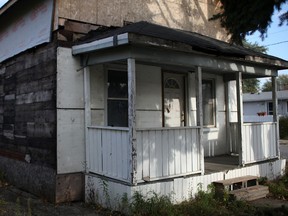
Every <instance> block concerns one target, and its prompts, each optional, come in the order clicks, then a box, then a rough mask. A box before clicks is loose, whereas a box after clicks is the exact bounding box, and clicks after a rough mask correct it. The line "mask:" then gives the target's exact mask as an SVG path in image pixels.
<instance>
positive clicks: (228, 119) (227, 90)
mask: <svg viewBox="0 0 288 216" xmlns="http://www.w3.org/2000/svg"><path fill="white" fill-rule="evenodd" d="M224 89H225V111H226V115H225V117H226V143H227V144H228V143H229V145H227V144H226V145H227V153H229V154H231V152H232V147H231V127H230V105H229V101H230V100H229V93H230V92H229V81H226V82H225V88H224Z"/></svg>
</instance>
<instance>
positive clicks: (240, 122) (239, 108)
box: [236, 72, 245, 166]
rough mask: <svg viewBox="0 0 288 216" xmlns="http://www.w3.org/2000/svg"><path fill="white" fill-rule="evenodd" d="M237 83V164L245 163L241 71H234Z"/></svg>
mask: <svg viewBox="0 0 288 216" xmlns="http://www.w3.org/2000/svg"><path fill="white" fill-rule="evenodd" d="M236 85H237V119H238V140H237V142H238V143H239V145H238V146H239V165H242V166H244V165H245V152H244V151H243V150H244V149H243V145H244V144H245V143H243V95H242V73H241V72H238V73H236Z"/></svg>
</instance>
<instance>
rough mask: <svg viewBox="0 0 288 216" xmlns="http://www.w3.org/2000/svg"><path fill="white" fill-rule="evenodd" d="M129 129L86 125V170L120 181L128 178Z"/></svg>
mask: <svg viewBox="0 0 288 216" xmlns="http://www.w3.org/2000/svg"><path fill="white" fill-rule="evenodd" d="M128 132H129V130H128V129H125V128H118V129H116V128H109V127H88V136H89V144H87V148H88V149H89V150H88V152H89V155H88V158H87V160H88V161H87V162H88V164H87V166H88V170H89V171H90V172H93V173H97V174H100V175H104V176H107V177H111V178H115V179H118V180H122V181H126V182H127V181H128V179H129V174H130V171H129V168H128V167H129V166H128V165H129V163H128V162H129V158H130V157H129V155H131V153H130V154H129V152H128V150H129V149H130V148H129V139H128V137H129V134H128Z"/></svg>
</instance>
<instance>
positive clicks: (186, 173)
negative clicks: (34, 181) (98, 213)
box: [73, 23, 283, 196]
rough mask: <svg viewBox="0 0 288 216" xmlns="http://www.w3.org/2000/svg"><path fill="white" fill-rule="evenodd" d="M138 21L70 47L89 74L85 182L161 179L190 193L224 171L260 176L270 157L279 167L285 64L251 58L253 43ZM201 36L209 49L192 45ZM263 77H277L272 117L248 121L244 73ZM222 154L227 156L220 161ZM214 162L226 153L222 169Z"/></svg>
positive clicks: (129, 184) (144, 183)
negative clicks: (240, 44) (243, 45)
mask: <svg viewBox="0 0 288 216" xmlns="http://www.w3.org/2000/svg"><path fill="white" fill-rule="evenodd" d="M133 25H134V24H133ZM133 25H131V26H132V27H131V26H128V27H124V28H123V31H122V29H120V31H116V32H115V35H116V36H115V35H110V34H108V36H107V35H106V36H105V38H101V37H99V38H97V39H95V40H94V41H92V42H88V43H84V44H80V45H77V46H74V47H73V54H74V55H80V56H81V59H82V63H83V65H82V66H83V71H84V96H85V97H84V101H85V148H86V161H85V162H86V163H85V164H86V173H87V177H86V185H89V184H90V183H89V181H90V180H91V179H90V177H91V178H92V179H94V180H92V181H93V182H94V183H93V184H96V185H97V183H95V179H105V180H107V181H108V182H110V183H111V185H112V186H111V187H112V188H114V186H113V185H115V187H116V186H117V187H119V188H118V189H116V188H114V189H115V190H116V191H118V192H119V191H120V192H122V194H123V193H126V192H127V191H128V192H129V193H130V192H131V193H132V191H134V189H135V190H137V189H140V188H144V189H143V190H148V188H150V187H151V188H152V189H153V188H154V189H155V187H157V185H158V186H159V185H160V187H165V188H166V187H169V189H167V191H168V192H169V193H171V192H173V190H174V191H177V187H182V190H181V191H182V192H181V193H184V192H183V191H185V187H186V186H187V184H188V183H189V182H190V183H191V181H192V183H193V185H194V186H195V184H196V182H195V181H196V180H197V184H199V183H201V182H203V181H205V184H206V183H207V184H206V186H207V185H208V183H209V182H210V183H211V182H212V181H213V180H221V179H223V178H224V176H225V178H226V177H227V178H228V177H229V176H230V174H227V170H229V173H234V174H232V175H235V176H233V177H236V176H241V175H244V174H246V173H247V174H249V173H251V172H254V171H255V172H256V173H253V174H254V175H255V174H257V175H258V174H259V176H260V175H261V176H263V175H266V174H267V173H268V172H269V169H268V166H269V164H270V163H271V166H273V167H274V166H275V169H276V170H275V171H276V172H275V173H274V171H273V173H272V175H274V174H276V173H281V172H282V167H283V166H282V165H283V164H282V162H279V160H277V159H279V149H278V126H277V125H278V118H277V94H276V89H277V87H276V76H277V68H278V67H280V66H277V65H276V63H275V65H274V63H272V61H273V60H271V63H270V64H271V65H272V66H271V65H270V66H269V67H268V66H267V63H265V64H264V63H263V62H257V61H255V62H253V61H252V60H251V61H250V60H249V61H247V59H246V55H247V53H249V51H247V50H245V51H243V50H242V49H238V48H235V47H233V49H232V48H231V46H230V45H226V44H223V43H222V42H221V43H220V42H217V41H214V40H212V39H207V38H205V39H203V40H202V39H201V37H199V36H195V35H193V34H188V33H187V32H179V31H174V30H171V29H167V28H162V27H159V26H155V25H152V24H147V23H144V24H143V23H140V24H135V25H136V29H133ZM137 25H139V26H137ZM138 27H139V28H138ZM140 27H141V28H140ZM150 28H151V29H150ZM158 28H159V29H158ZM139 29H141V32H140V33H139V32H137V31H138V30H139ZM143 29H144V30H143ZM145 29H146V30H147V32H148V33H145V34H144V35H142V33H143V31H145ZM126 31H127V32H126ZM130 31H131V32H130ZM134 31H136V32H134ZM151 32H153V34H152V33H151ZM155 32H156V33H155ZM163 32H166V33H167V35H166V36H163ZM150 33H151V34H152V35H149V34H150ZM155 34H158V37H159V38H155ZM178 36H179V37H178ZM162 37H163V38H162ZM170 37H171V38H170ZM203 37H204V36H203ZM179 38H180V39H179ZM182 39H183V40H182ZM179 40H180V41H179ZM193 40H195V41H194V42H193ZM198 43H200V44H202V45H203V46H204V47H202V48H203V49H202V48H201V49H200V48H199V47H198V48H197V50H193V49H192V48H191V46H192V47H196V46H198ZM217 43H219V44H217ZM204 44H205V45H204ZM215 44H216V45H215ZM206 46H207V47H206ZM219 46H220V47H221V46H224V47H225V48H223V47H221V48H219ZM211 47H214V48H215V50H217V52H216V53H214V51H211V49H210V48H211ZM222 48H223V49H222ZM191 49H192V50H191ZM199 50H200V51H199ZM219 52H220V53H222V56H221V55H220V56H218V54H219ZM250 54H254V52H253V53H250ZM262 57H263V56H262ZM252 62H253V63H252ZM280 68H281V67H280ZM256 77H272V80H273V90H274V93H273V102H274V117H273V122H272V123H244V122H243V104H242V80H243V79H246V78H256ZM221 155H228V157H227V158H216V157H217V156H221ZM208 156H209V157H210V158H208ZM213 157H214V158H213ZM205 158H206V159H205ZM216 159H225V160H222V163H221V164H222V165H221V166H220V165H219V161H218V165H216V161H215V160H216ZM230 159H231V160H230ZM275 159H276V160H275ZM249 167H250V168H249ZM261 167H265V169H267V170H266V171H263V170H261V169H264V168H261ZM276 167H277V168H276ZM243 170H245V173H244V171H243ZM89 179H90V180H89ZM185 182H186V183H185ZM192 183H191V184H192ZM119 185H122V186H119ZM114 189H113V190H114ZM157 190H158V189H157V188H156V190H155V192H157ZM193 190H194V192H195V187H194V188H193ZM185 193H186V192H185ZM178 195H179V194H178ZM178 195H177V196H178ZM185 196H186V195H185Z"/></svg>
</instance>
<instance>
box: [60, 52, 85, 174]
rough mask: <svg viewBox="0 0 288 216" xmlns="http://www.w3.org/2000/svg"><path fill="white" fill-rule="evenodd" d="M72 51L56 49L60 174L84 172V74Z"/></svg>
mask: <svg viewBox="0 0 288 216" xmlns="http://www.w3.org/2000/svg"><path fill="white" fill-rule="evenodd" d="M79 68H80V59H79V58H74V57H72V55H71V49H68V48H61V47H59V48H58V50H57V96H56V98H57V99H56V100H57V102H56V106H57V173H58V174H63V173H71V172H82V171H84V170H85V141H84V109H83V108H84V101H83V72H82V71H79V72H78V71H77V70H78V69H79Z"/></svg>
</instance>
